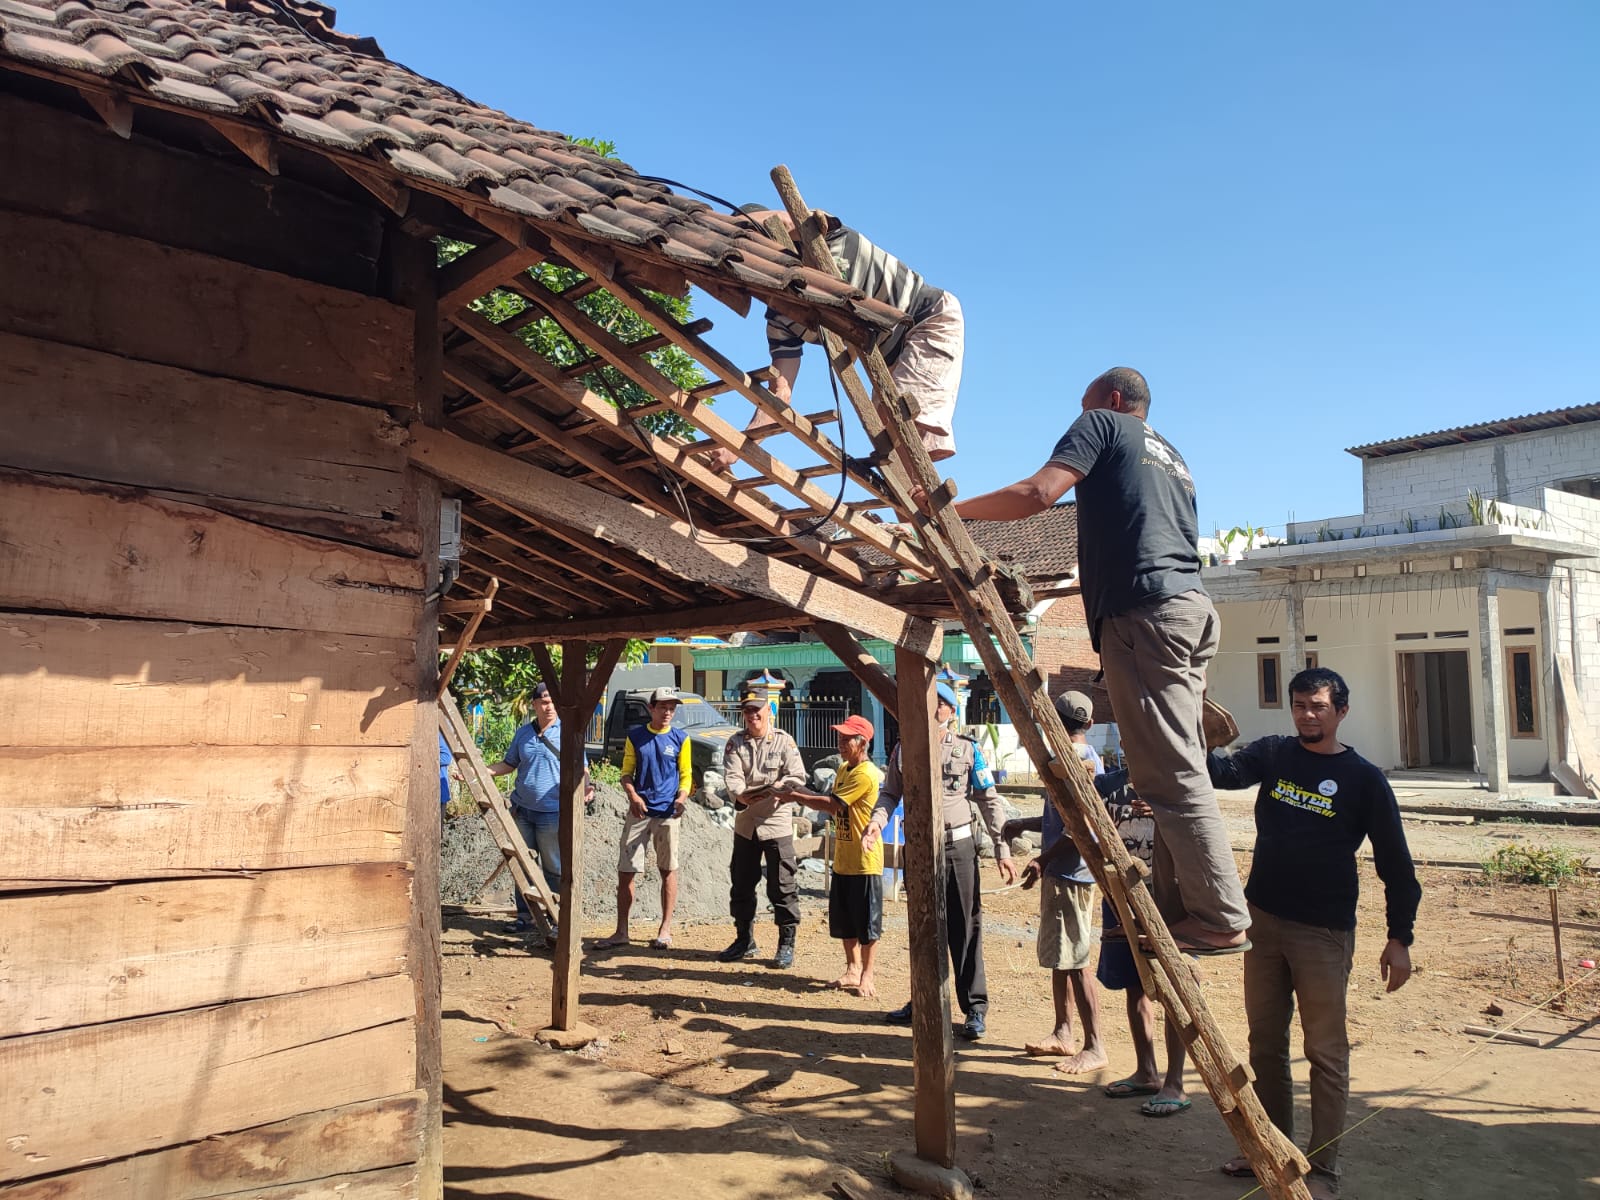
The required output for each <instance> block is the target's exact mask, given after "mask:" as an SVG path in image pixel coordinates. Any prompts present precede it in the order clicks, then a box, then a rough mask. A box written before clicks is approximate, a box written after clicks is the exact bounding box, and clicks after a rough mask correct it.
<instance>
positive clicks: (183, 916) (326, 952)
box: [0, 844, 411, 1038]
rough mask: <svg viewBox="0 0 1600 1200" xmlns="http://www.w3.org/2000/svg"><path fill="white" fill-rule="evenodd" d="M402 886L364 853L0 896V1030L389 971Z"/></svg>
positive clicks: (397, 872)
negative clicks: (299, 865)
mask: <svg viewBox="0 0 1600 1200" xmlns="http://www.w3.org/2000/svg"><path fill="white" fill-rule="evenodd" d="M105 850H106V855H107V857H108V858H113V859H114V858H116V857H118V854H117V848H116V846H115V845H114V844H113V845H108V846H107V847H105ZM410 895H411V871H410V869H409V868H408V867H407V866H405V865H402V864H399V863H367V864H358V865H354V866H345V867H310V868H306V869H304V870H289V871H266V872H263V873H261V874H259V875H255V876H240V875H233V876H218V877H214V878H210V879H166V880H155V881H150V882H144V883H126V884H118V885H116V886H113V887H108V888H103V889H97V890H94V891H72V892H23V893H18V894H13V895H8V896H4V897H0V929H5V930H6V931H7V932H6V934H5V939H4V946H5V951H4V953H5V964H6V967H5V975H6V986H5V987H4V988H0V1038H7V1037H16V1036H17V1035H19V1034H30V1033H44V1032H47V1031H49V1030H53V1029H72V1028H75V1027H77V1026H80V1025H94V1024H99V1023H101V1022H105V1021H123V1020H127V1019H128V1018H130V1017H142V1016H148V1015H150V1014H152V1013H163V1012H180V1011H182V1010H184V1009H189V1008H199V1007H200V1006H201V1005H205V1004H222V1003H225V1002H227V1001H230V1000H250V999H256V998H259V997H262V996H279V995H283V994H284V993H286V992H303V991H306V990H308V989H310V988H323V987H332V986H334V985H335V984H341V983H354V982H356V981H357V980H362V979H376V978H379V977H381V976H384V975H393V974H396V973H398V972H401V971H404V970H405V969H406V957H407V956H406V938H407V927H408V917H409V913H410Z"/></svg>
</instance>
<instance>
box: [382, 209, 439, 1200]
mask: <svg viewBox="0 0 1600 1200" xmlns="http://www.w3.org/2000/svg"><path fill="white" fill-rule="evenodd" d="M391 233H392V235H393V237H392V241H391V242H390V247H389V252H388V256H387V259H386V262H385V267H386V268H387V273H388V279H387V284H386V290H387V291H388V293H389V295H390V297H391V298H392V299H393V300H395V301H396V302H398V303H400V304H403V305H405V306H406V307H407V308H410V309H411V310H412V311H413V313H414V319H413V323H412V329H413V339H414V377H413V384H412V387H413V391H412V394H413V397H414V405H415V409H416V417H417V420H418V421H419V423H420V424H422V425H426V426H433V427H437V426H439V425H440V424H442V423H443V420H444V399H443V392H442V390H441V389H442V376H441V373H440V364H441V360H442V359H443V356H444V344H443V342H442V341H441V339H440V337H439V316H438V307H437V302H436V297H435V294H434V285H433V272H434V265H433V260H434V251H433V244H432V243H431V242H425V241H422V240H421V239H418V238H413V237H408V236H406V235H404V234H402V233H400V232H399V230H398V229H396V228H394V227H393V225H391ZM406 474H407V476H408V478H407V486H408V488H409V489H410V491H411V495H412V497H413V500H414V504H415V508H414V510H413V511H415V513H416V520H417V522H418V524H419V526H420V532H421V535H422V550H421V560H422V569H423V572H424V578H425V579H427V580H428V582H429V587H430V588H431V587H432V584H433V581H434V580H436V579H437V578H438V577H439V507H440V504H439V497H440V489H439V481H438V480H437V479H435V478H433V477H432V476H430V475H428V474H427V473H426V472H423V471H420V470H411V471H408V472H407V473H406ZM418 617H419V619H418V625H417V637H416V660H417V667H416V670H417V676H416V688H417V690H416V696H415V700H416V720H415V723H414V726H413V732H412V735H411V753H412V758H413V766H412V771H411V786H410V795H409V797H408V799H407V802H406V823H405V834H404V842H405V856H406V858H407V859H408V860H409V861H410V862H411V864H412V871H413V875H412V885H411V938H410V946H409V949H408V954H407V967H408V969H409V971H410V973H411V980H412V987H413V990H414V992H415V996H416V1020H417V1068H416V1086H417V1088H418V1090H420V1091H422V1092H423V1093H424V1094H425V1096H426V1097H427V1099H426V1100H425V1102H424V1110H423V1115H422V1120H421V1126H422V1145H421V1148H420V1150H419V1151H418V1160H417V1192H416V1194H417V1196H418V1197H419V1198H420V1200H437V1198H438V1197H440V1196H442V1195H443V1194H444V1051H443V1045H444V1043H443V1038H442V1032H441V1025H440V1022H441V1019H442V1013H441V1009H442V994H441V960H440V957H439V953H440V950H439V943H440V939H441V936H442V935H441V928H440V916H439V822H440V813H439V783H438V779H439V715H438V711H437V709H436V707H435V705H434V704H433V703H432V702H431V701H433V700H434V699H435V698H436V697H438V695H439V609H438V601H437V600H434V601H432V602H429V603H426V604H424V605H422V608H421V611H420V613H419V614H418Z"/></svg>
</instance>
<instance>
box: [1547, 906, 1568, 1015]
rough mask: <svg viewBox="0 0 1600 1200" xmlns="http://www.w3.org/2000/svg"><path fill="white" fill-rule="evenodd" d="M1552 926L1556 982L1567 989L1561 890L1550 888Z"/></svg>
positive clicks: (1563, 988) (1563, 989)
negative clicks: (1562, 945) (1563, 960)
mask: <svg viewBox="0 0 1600 1200" xmlns="http://www.w3.org/2000/svg"><path fill="white" fill-rule="evenodd" d="M1550 928H1551V930H1552V931H1553V932H1554V933H1555V935H1556V983H1557V984H1558V985H1559V986H1560V988H1561V990H1562V991H1566V990H1567V964H1566V963H1564V962H1562V961H1561V890H1560V889H1559V888H1554V887H1552V888H1551V889H1550Z"/></svg>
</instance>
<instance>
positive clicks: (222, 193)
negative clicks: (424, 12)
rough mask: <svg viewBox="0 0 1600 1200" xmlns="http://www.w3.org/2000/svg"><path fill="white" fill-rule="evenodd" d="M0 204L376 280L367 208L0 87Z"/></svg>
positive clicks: (324, 277)
mask: <svg viewBox="0 0 1600 1200" xmlns="http://www.w3.org/2000/svg"><path fill="white" fill-rule="evenodd" d="M216 140H217V142H218V144H219V148H220V147H221V145H222V139H221V138H220V137H218V138H217V139H216ZM0 204H4V205H5V206H6V207H8V208H20V209H24V210H27V211H30V212H36V213H41V214H44V215H46V216H58V217H64V218H66V219H67V220H69V221H78V222H81V223H82V224H85V225H94V226H96V227H98V228H101V229H109V230H114V231H116V232H120V233H127V234H132V235H133V236H135V237H142V238H149V239H151V240H152V241H157V242H162V243H164V244H166V245H169V246H183V247H186V248H188V249H190V250H202V251H205V252H206V253H208V254H217V255H220V256H221V257H223V258H232V259H237V260H238V261H239V262H244V263H250V264H252V265H254V266H257V267H265V268H267V269H268V270H272V271H282V272H284V273H285V274H289V275H297V276H299V277H300V278H302V279H314V280H317V281H318V282H320V283H326V284H329V285H331V286H333V287H342V288H348V289H351V290H353V291H360V292H366V293H368V294H371V293H372V292H373V290H374V289H375V287H376V285H377V274H378V269H377V259H378V249H379V245H380V243H381V240H382V236H383V223H382V220H381V219H380V217H379V215H378V213H377V212H376V211H375V209H374V208H373V207H372V206H362V205H358V204H352V203H350V202H349V201H347V200H341V199H339V198H338V197H335V196H331V195H329V194H328V193H327V192H324V191H321V190H320V189H317V188H314V187H311V186H309V185H307V184H303V183H298V182H296V181H294V180H292V179H290V178H288V177H287V176H283V175H278V176H272V175H268V174H267V173H266V172H264V171H262V170H260V169H259V168H257V167H256V166H254V165H252V164H249V163H247V162H245V160H244V159H243V157H242V156H239V157H236V159H235V162H234V163H230V162H228V161H227V160H225V159H223V158H219V157H217V156H214V155H209V154H196V153H194V152H192V151H187V150H180V149H178V148H176V147H173V146H168V145H164V144H162V143H160V142H158V141H155V140H154V139H148V138H145V137H142V136H141V135H140V133H139V131H138V130H137V129H136V130H135V131H134V135H133V137H132V138H129V139H126V140H124V139H123V138H119V137H118V136H117V135H116V134H114V133H113V132H111V130H109V129H107V128H106V127H105V125H104V124H103V123H101V122H100V121H97V120H95V119H94V118H92V117H88V118H86V117H81V116H78V115H76V114H75V113H69V112H64V111H62V110H61V109H59V108H52V107H49V106H47V105H43V104H33V103H30V102H28V101H26V100H23V99H21V98H19V97H16V96H11V95H0Z"/></svg>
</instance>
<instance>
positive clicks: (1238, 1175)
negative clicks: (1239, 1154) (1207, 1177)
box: [1217, 1158, 1256, 1179]
mask: <svg viewBox="0 0 1600 1200" xmlns="http://www.w3.org/2000/svg"><path fill="white" fill-rule="evenodd" d="M1235 1164H1237V1165H1235ZM1217 1170H1219V1171H1221V1172H1222V1173H1223V1174H1224V1175H1226V1176H1228V1178H1230V1179H1254V1178H1255V1177H1256V1169H1255V1168H1254V1167H1252V1166H1251V1165H1250V1164H1249V1163H1248V1162H1246V1161H1245V1160H1243V1159H1231V1158H1230V1159H1229V1160H1228V1161H1227V1162H1225V1163H1223V1164H1222V1165H1221V1166H1220V1167H1218V1168H1217Z"/></svg>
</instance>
